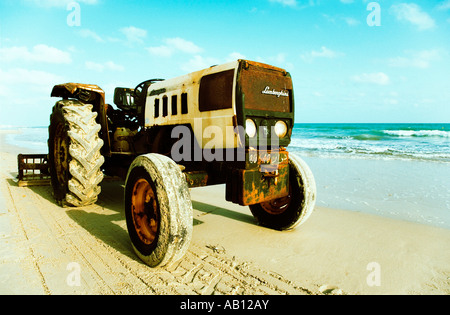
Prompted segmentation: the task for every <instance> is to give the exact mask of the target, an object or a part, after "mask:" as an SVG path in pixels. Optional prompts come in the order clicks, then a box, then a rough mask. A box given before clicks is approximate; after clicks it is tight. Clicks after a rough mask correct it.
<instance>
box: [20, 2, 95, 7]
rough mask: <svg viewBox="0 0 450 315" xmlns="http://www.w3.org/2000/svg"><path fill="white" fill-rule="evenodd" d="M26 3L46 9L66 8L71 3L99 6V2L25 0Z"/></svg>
mask: <svg viewBox="0 0 450 315" xmlns="http://www.w3.org/2000/svg"><path fill="white" fill-rule="evenodd" d="M25 2H27V3H30V4H34V5H37V6H40V7H46V8H51V7H58V8H66V7H67V5H68V4H69V3H71V2H77V3H83V4H89V5H93V4H97V3H98V0H76V1H75V0H25Z"/></svg>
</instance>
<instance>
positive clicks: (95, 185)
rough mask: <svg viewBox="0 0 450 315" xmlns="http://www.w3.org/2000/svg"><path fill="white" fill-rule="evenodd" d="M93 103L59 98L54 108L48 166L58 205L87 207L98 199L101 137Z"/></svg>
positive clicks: (51, 120)
mask: <svg viewBox="0 0 450 315" xmlns="http://www.w3.org/2000/svg"><path fill="white" fill-rule="evenodd" d="M92 108H93V106H92V105H90V104H84V103H82V102H80V101H76V100H62V101H59V102H57V103H56V105H55V106H54V107H53V113H52V115H51V116H50V127H49V140H48V150H49V167H50V174H51V181H52V186H53V192H54V197H55V199H56V201H57V202H58V203H59V204H60V205H61V206H75V207H82V206H87V205H90V204H92V203H95V202H96V201H97V198H98V195H99V194H100V190H101V189H100V186H99V184H100V182H101V181H102V180H103V173H102V171H101V169H100V168H101V166H102V165H103V163H104V161H105V159H104V157H103V156H102V155H101V153H100V149H101V147H102V146H103V140H101V139H100V138H99V135H98V133H99V131H100V125H99V124H97V123H96V121H95V119H96V117H97V113H96V112H93V111H92Z"/></svg>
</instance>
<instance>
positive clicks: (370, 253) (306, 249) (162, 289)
mask: <svg viewBox="0 0 450 315" xmlns="http://www.w3.org/2000/svg"><path fill="white" fill-rule="evenodd" d="M6 132H11V131H0V163H1V164H0V294H39V295H40V294H158V295H163V294H164V295H165V294H175V295H185V294H200V295H210V294H223V295H231V294H251V295H254V294H258V295H259V294H270V295H282V294H293V295H312V294H358V295H366V294H383V295H384V294H402V295H403V294H407V295H409V294H445V295H446V294H450V230H449V229H444V228H439V227H434V226H429V225H423V224H418V223H413V222H406V221H402V220H396V219H392V218H386V217H382V216H376V215H371V214H366V213H363V212H357V211H348V210H345V209H341V210H337V209H330V208H326V207H322V206H321V205H320V204H319V205H318V206H317V207H316V209H315V212H314V213H313V214H312V216H311V217H310V219H309V221H307V222H306V223H305V224H304V225H302V226H300V227H299V228H297V229H296V230H293V231H289V232H278V231H273V230H269V229H266V228H263V227H260V226H258V225H257V224H256V221H255V220H254V218H253V217H252V215H251V213H250V211H249V210H248V208H246V207H240V206H238V205H235V204H232V203H228V202H226V201H225V197H224V195H225V190H224V186H212V187H205V188H196V189H192V190H191V197H192V201H193V207H194V234H193V240H192V243H191V246H190V249H189V251H188V253H187V255H186V256H185V258H184V259H182V260H181V261H180V262H178V263H177V264H175V265H173V266H170V267H167V268H159V269H151V268H149V267H147V266H146V265H144V264H143V263H142V262H141V261H140V260H139V258H138V257H137V256H136V255H135V254H134V252H133V250H132V248H131V244H130V241H129V237H128V233H127V230H126V224H125V217H124V213H123V185H124V183H123V182H121V181H112V182H104V183H103V184H102V193H101V195H100V197H99V201H98V202H97V203H96V204H95V205H92V206H89V207H83V208H60V207H59V206H58V205H56V204H55V202H54V201H53V198H52V189H51V187H50V186H44V187H29V188H26V187H19V186H18V185H17V180H16V176H17V154H18V153H30V152H27V150H25V149H23V148H19V147H14V146H11V145H9V144H7V143H5V141H4V136H5V133H6ZM318 184H319V185H320V184H321V183H318ZM353 210H354V209H353ZM77 275H78V276H79V277H78V278H77Z"/></svg>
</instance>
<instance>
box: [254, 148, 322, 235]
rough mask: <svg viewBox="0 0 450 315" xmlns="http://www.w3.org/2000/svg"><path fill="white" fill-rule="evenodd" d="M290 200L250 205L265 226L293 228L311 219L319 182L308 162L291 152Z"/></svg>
mask: <svg viewBox="0 0 450 315" xmlns="http://www.w3.org/2000/svg"><path fill="white" fill-rule="evenodd" d="M289 182H290V183H289V184H290V195H289V197H288V200H289V201H286V199H284V200H283V198H280V199H278V200H273V201H270V202H267V203H261V204H256V205H251V206H250V211H251V212H252V214H253V216H254V217H255V218H256V220H257V221H258V223H259V224H260V225H262V226H265V227H268V228H271V229H275V230H290V229H293V228H295V227H297V226H299V225H301V224H303V223H305V222H306V220H308V218H309V216H310V215H311V214H312V212H313V210H314V206H315V203H316V182H315V180H314V176H313V174H312V172H311V169H310V168H309V167H308V165H307V164H306V162H305V161H303V160H302V159H301V158H300V157H298V156H296V155H295V154H292V153H290V154H289Z"/></svg>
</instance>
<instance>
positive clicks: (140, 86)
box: [133, 79, 164, 104]
mask: <svg viewBox="0 0 450 315" xmlns="http://www.w3.org/2000/svg"><path fill="white" fill-rule="evenodd" d="M159 81H164V79H151V80H147V81H144V82H142V83H139V84H138V86H136V87H135V89H134V93H133V94H134V95H133V96H134V103H135V104H139V101H140V98H141V96H142V92H143V91H144V87H145V86H146V85H147V84H148V85H151V84H153V83H155V82H159Z"/></svg>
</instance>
